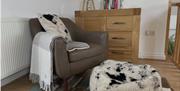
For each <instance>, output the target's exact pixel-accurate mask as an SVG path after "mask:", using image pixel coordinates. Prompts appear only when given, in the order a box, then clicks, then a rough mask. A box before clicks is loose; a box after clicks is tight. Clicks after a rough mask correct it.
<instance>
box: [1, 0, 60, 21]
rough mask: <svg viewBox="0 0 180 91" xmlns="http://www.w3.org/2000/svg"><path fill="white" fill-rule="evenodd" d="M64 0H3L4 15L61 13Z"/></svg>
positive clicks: (25, 15) (27, 15) (24, 15)
mask: <svg viewBox="0 0 180 91" xmlns="http://www.w3.org/2000/svg"><path fill="white" fill-rule="evenodd" d="M61 4H62V0H2V17H35V16H37V15H38V14H39V13H55V14H60V12H61V8H62V6H61Z"/></svg>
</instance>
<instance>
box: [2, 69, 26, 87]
mask: <svg viewBox="0 0 180 91" xmlns="http://www.w3.org/2000/svg"><path fill="white" fill-rule="evenodd" d="M28 73H29V68H26V69H24V70H21V71H19V72H17V73H15V74H13V75H10V76H8V77H6V78H4V79H2V80H1V87H2V86H4V85H6V84H9V83H10V82H12V81H14V80H16V79H18V78H19V77H22V76H24V75H26V74H28Z"/></svg>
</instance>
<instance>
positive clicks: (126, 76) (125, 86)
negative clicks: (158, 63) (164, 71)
mask: <svg viewBox="0 0 180 91" xmlns="http://www.w3.org/2000/svg"><path fill="white" fill-rule="evenodd" d="M163 90H164V91H168V89H166V90H165V89H162V85H161V76H160V74H159V73H158V72H157V71H156V69H155V68H153V67H152V66H150V65H134V64H131V63H128V62H122V61H115V60H107V61H105V62H103V63H102V64H101V65H99V66H97V67H95V68H94V69H93V71H92V74H91V77H90V91H163Z"/></svg>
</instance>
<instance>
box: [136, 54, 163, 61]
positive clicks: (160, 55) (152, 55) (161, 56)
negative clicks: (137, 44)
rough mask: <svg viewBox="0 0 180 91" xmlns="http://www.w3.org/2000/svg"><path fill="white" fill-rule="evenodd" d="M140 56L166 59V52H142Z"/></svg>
mask: <svg viewBox="0 0 180 91" xmlns="http://www.w3.org/2000/svg"><path fill="white" fill-rule="evenodd" d="M139 58H142V59H144V58H147V59H158V60H166V56H165V54H164V53H145V52H140V53H139Z"/></svg>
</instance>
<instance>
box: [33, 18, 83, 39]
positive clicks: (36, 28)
mask: <svg viewBox="0 0 180 91" xmlns="http://www.w3.org/2000/svg"><path fill="white" fill-rule="evenodd" d="M61 20H62V21H63V22H64V24H65V26H66V27H67V28H68V30H69V32H70V35H71V38H72V39H75V34H76V32H77V31H78V30H80V28H79V27H78V26H77V25H76V24H75V23H74V22H73V21H71V20H70V19H68V18H61ZM29 25H30V31H31V35H32V38H34V36H35V35H36V34H37V33H38V32H45V30H44V29H43V27H42V26H41V24H40V22H39V20H38V19H37V18H32V19H30V20H29Z"/></svg>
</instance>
